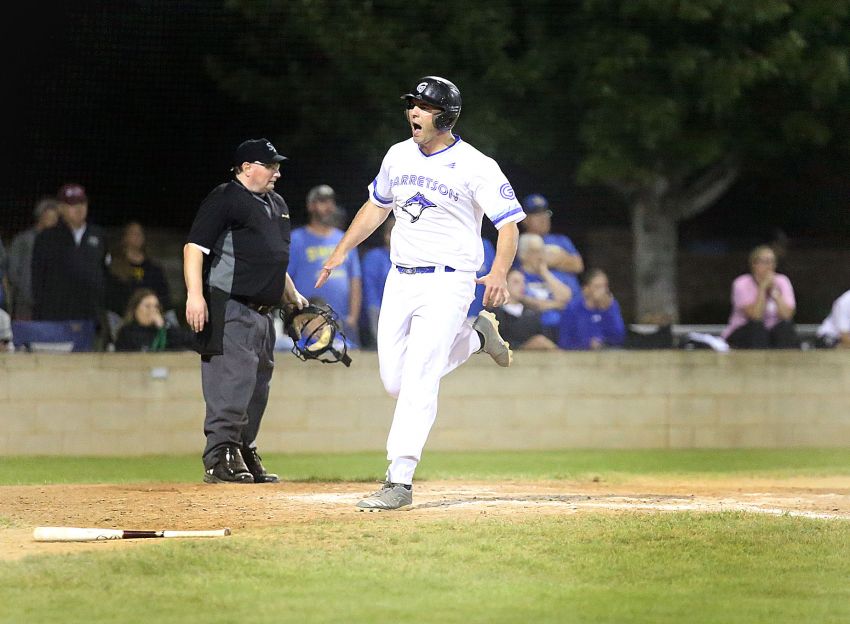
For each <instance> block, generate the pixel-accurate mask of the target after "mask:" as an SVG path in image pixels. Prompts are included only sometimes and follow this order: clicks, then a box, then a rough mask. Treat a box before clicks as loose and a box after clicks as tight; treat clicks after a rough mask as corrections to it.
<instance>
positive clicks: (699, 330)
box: [628, 323, 820, 349]
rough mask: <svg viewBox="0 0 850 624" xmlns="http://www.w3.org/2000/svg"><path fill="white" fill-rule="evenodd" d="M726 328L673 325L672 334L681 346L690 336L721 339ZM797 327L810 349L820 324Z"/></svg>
mask: <svg viewBox="0 0 850 624" xmlns="http://www.w3.org/2000/svg"><path fill="white" fill-rule="evenodd" d="M725 327H726V324H725V323H723V324H719V325H717V324H703V325H699V324H694V325H684V324H673V325H672V326H671V332H672V334H673V340H674V344H675V346H679V345H681V344H683V343H684V342H685V341H687V339H688V336H689V335H691V334H703V335H708V336H713V337H715V338H720V334H721V333H723V329H724V328H725ZM796 327H797V335H798V336H800V341H801V343H802V347H803V349H809V348H811V347H812V345H813V344H814V340H815V337H816V336H817V331H818V327H820V325H818V324H809V323H803V324H799V325H797V326H796ZM628 328H629V330H630V331H632V332H634V333H635V334H640V335H651V334H654V333H655V332H657V331H658V330H659V329H661V326H660V325H653V324H649V323H631V324H630V325H629V326H628Z"/></svg>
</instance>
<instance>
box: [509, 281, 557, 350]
mask: <svg viewBox="0 0 850 624" xmlns="http://www.w3.org/2000/svg"><path fill="white" fill-rule="evenodd" d="M508 294H509V295H510V297H511V298H510V301H508V302H507V303H506V304H504V305H503V306H501V307H500V308H497V309H496V311H495V312H494V314H495V315H496V320H497V321H499V334H501V336H502V338H504V339H505V340H506V341H507V342H508V343H510V344H511V345H512V346H513V348H514V349H523V350H526V351H529V350H538V351H551V350H553V349H557V348H558V345H556V344H555V343H554V342H552V341H551V340H549V339H548V338H547V337H546V336H544V335H543V326H542V325H541V324H540V312H538V311H537V310H532V309H531V308H529V307H528V306H526V305H524V304H523V303H522V299H523V297H524V295H525V274H524V273H523V272H522V271H520V270H519V269H517V268H513V269H511V270H510V271H508Z"/></svg>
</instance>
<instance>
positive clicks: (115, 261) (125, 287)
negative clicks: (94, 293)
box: [106, 221, 177, 325]
mask: <svg viewBox="0 0 850 624" xmlns="http://www.w3.org/2000/svg"><path fill="white" fill-rule="evenodd" d="M139 288H148V289H150V290H152V291H153V292H154V293H156V296H157V297H158V298H159V302H160V304H161V306H162V308H163V309H164V310H165V311H166V315H167V316H168V318H169V320H170V321H171V323H172V324H175V325H176V324H177V318H176V316H173V318H172V314H173V311H172V307H171V294H170V292H169V289H168V282H167V281H166V280H165V272H164V271H163V270H162V267H160V265H159V264H157V263H156V262H154V261H152V260H151V259H150V258H149V257H148V253H147V250H146V247H145V230H144V228H143V227H142V226H141V224H140V223H138V222H136V221H131V222H130V223H128V224H127V225H125V226H124V229H123V231H122V233H121V240H120V241H119V243H118V248H117V249H116V250H115V251H114V253H113V255H112V263H111V265H110V266H109V279H108V281H107V288H106V307H107V308H108V309H109V310H111V311H112V312H114V313H116V314H124V311H125V310H126V309H127V304H128V303H129V301H130V297H131V296H132V295H133V293H134V292H135V291H136V290H137V289H139ZM169 311H171V312H172V314H169Z"/></svg>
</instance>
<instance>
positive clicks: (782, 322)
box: [722, 245, 800, 349]
mask: <svg viewBox="0 0 850 624" xmlns="http://www.w3.org/2000/svg"><path fill="white" fill-rule="evenodd" d="M796 307H797V303H796V301H795V299H794V289H793V287H792V286H791V280H789V279H788V277H787V276H785V275H782V274H781V273H777V272H776V254H775V253H774V252H773V249H772V248H770V247H768V246H767V245H760V246H758V247H756V248H755V249H753V250H752V252H750V272H749V273H745V274H744V275H740V276H738V277H737V278H735V281H734V282H733V283H732V312H731V314H730V315H729V324H728V325H727V326H726V328H725V329H724V330H723V333H722V337H723V339H724V340H726V342H727V343H728V344H729V346H730V347H732V348H733V349H796V348H799V346H800V340H799V338H798V337H797V330H796V328H795V327H794V323H793V321H792V319H793V318H794V312H795V310H796Z"/></svg>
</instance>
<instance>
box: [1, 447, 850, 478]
mask: <svg viewBox="0 0 850 624" xmlns="http://www.w3.org/2000/svg"><path fill="white" fill-rule="evenodd" d="M263 461H264V463H265V464H266V466H267V467H268V468H269V469H270V470H273V471H274V472H277V473H279V474H280V475H281V477H282V478H284V479H286V480H292V481H374V480H376V479H380V478H381V477H382V476H383V473H384V470H385V468H386V461H385V459H384V455H383V454H382V453H340V454H321V455H320V454H292V455H280V454H274V453H270V454H267V455H264V460H263ZM688 474H691V475H700V476H703V477H706V478H710V477H712V476H724V475H738V476H740V475H751V476H771V477H789V476H794V475H803V476H819V475H850V449H793V450H746V451H742V450H687V451H653V450H647V451H585V450H581V451H579V450H575V451H547V452H539V451H534V452H470V453H454V452H452V453H448V452H426V454H425V456H424V458H423V461H422V463H421V464H420V467H419V469H418V470H417V473H416V476H417V479H418V480H427V479H432V480H436V479H465V480H486V479H529V480H536V479H585V478H589V477H594V476H601V477H603V478H606V479H608V480H616V479H618V478H622V477H627V476H629V475H688ZM200 477H201V463H200V458H199V457H198V456H163V457H127V458H102V457H98V458H93V457H2V458H0V485H12V484H48V483H133V482H173V483H185V482H190V483H191V482H196V481H199V480H200Z"/></svg>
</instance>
